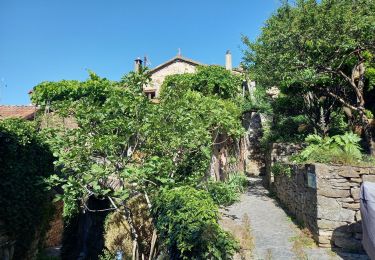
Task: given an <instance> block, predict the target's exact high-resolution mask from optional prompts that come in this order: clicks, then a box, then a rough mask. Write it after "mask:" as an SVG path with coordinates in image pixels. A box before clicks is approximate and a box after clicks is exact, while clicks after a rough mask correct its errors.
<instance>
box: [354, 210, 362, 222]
mask: <svg viewBox="0 0 375 260" xmlns="http://www.w3.org/2000/svg"><path fill="white" fill-rule="evenodd" d="M355 220H356V221H361V220H362V216H361V211H359V210H358V211H356V212H355Z"/></svg>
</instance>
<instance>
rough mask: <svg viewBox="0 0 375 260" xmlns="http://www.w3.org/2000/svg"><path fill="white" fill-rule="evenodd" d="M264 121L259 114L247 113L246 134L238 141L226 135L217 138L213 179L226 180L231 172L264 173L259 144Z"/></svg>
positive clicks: (211, 167)
mask: <svg viewBox="0 0 375 260" xmlns="http://www.w3.org/2000/svg"><path fill="white" fill-rule="evenodd" d="M264 120H265V119H264V117H263V116H262V115H261V114H259V113H257V112H247V113H245V114H244V115H243V120H242V125H243V127H244V128H245V131H246V132H245V134H244V135H243V136H242V137H241V138H240V139H239V140H238V141H235V140H232V139H231V138H228V136H226V135H219V136H217V137H216V144H215V145H214V146H213V153H212V158H211V165H210V170H209V172H210V173H209V175H210V176H211V177H213V178H214V179H216V180H225V179H226V178H227V177H228V176H229V174H230V173H231V172H245V173H247V174H249V175H260V174H262V173H263V172H264V167H265V162H264V159H263V154H262V152H261V149H260V143H259V139H260V138H261V136H262V134H263V132H262V122H264Z"/></svg>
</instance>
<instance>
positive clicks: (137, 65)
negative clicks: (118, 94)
mask: <svg viewBox="0 0 375 260" xmlns="http://www.w3.org/2000/svg"><path fill="white" fill-rule="evenodd" d="M141 68H142V60H141V58H139V57H138V58H136V59H135V60H134V72H136V73H138V72H139V71H140V70H141Z"/></svg>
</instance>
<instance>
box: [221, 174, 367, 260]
mask: <svg viewBox="0 0 375 260" xmlns="http://www.w3.org/2000/svg"><path fill="white" fill-rule="evenodd" d="M249 180H250V187H249V191H248V192H247V193H245V194H242V196H241V200H240V201H239V202H238V203H235V204H233V205H232V206H229V207H227V208H225V209H222V210H221V212H222V213H223V219H232V220H233V221H235V222H236V223H238V224H240V223H241V222H242V220H243V218H244V216H246V215H247V216H248V217H249V220H250V221H249V222H250V230H251V235H252V237H253V243H254V247H253V250H252V257H251V258H250V259H256V260H258V259H259V260H260V259H264V260H269V259H276V260H279V259H309V260H310V259H311V260H313V259H314V260H315V259H316V260H325V259H327V260H333V259H368V258H367V257H366V256H359V255H352V254H347V255H341V256H338V255H336V254H335V253H333V252H331V251H330V250H329V249H323V248H317V247H315V248H296V246H295V242H294V241H296V240H298V239H299V236H300V234H301V231H300V230H299V229H298V227H297V226H296V225H295V224H294V223H293V222H292V221H291V220H290V218H288V216H287V214H286V213H285V212H284V210H283V209H282V208H280V207H279V206H278V203H277V202H276V201H275V200H274V199H272V198H271V197H270V196H269V193H268V191H267V190H266V189H265V188H264V187H263V186H262V184H261V179H260V178H249ZM247 258H248V257H247ZM238 259H241V258H238Z"/></svg>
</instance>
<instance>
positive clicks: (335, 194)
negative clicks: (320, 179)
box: [317, 184, 350, 198]
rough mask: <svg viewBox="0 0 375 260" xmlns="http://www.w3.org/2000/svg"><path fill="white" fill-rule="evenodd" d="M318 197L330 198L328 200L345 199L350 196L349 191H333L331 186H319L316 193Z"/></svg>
mask: <svg viewBox="0 0 375 260" xmlns="http://www.w3.org/2000/svg"><path fill="white" fill-rule="evenodd" d="M317 194H318V195H322V196H326V197H330V198H345V197H349V196H350V191H349V189H347V190H342V189H335V188H334V187H333V186H331V185H327V184H321V185H320V186H319V189H318V191H317Z"/></svg>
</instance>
